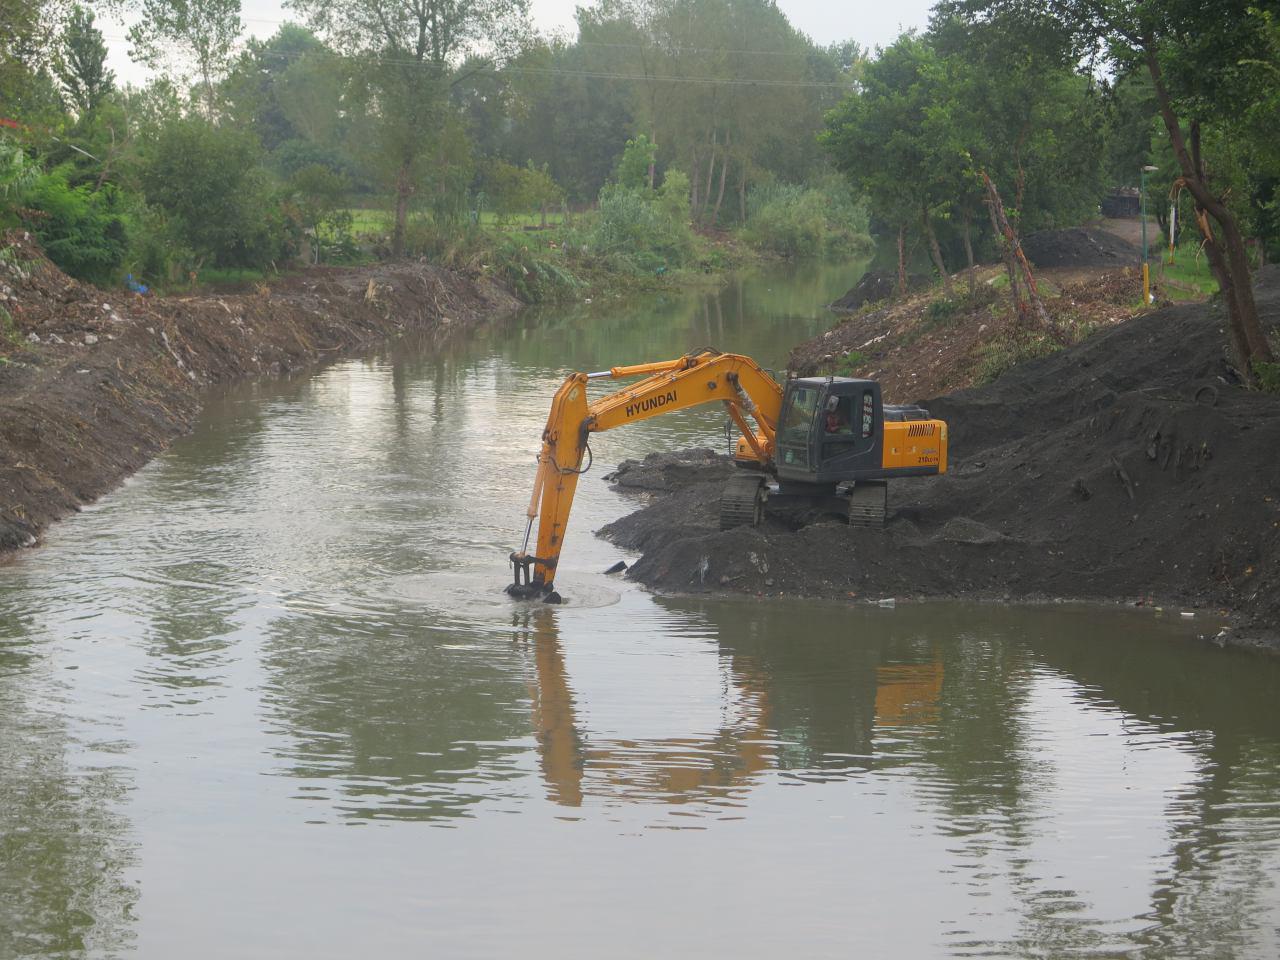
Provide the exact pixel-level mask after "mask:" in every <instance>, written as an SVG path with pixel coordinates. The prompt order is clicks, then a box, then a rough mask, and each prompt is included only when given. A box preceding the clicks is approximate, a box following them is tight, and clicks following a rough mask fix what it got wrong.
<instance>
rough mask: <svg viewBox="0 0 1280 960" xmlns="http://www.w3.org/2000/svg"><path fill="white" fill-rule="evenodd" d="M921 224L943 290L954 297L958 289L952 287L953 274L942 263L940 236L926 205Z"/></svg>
mask: <svg viewBox="0 0 1280 960" xmlns="http://www.w3.org/2000/svg"><path fill="white" fill-rule="evenodd" d="M920 223H921V225H922V226H923V227H924V235H925V236H926V237H927V238H928V240H929V253H930V255H931V256H932V257H933V265H934V266H935V267H937V268H938V274H939V275H940V276H941V277H942V289H943V291H944V292H945V293H946V295H947V296H948V297H954V296H955V295H956V288H955V287H954V286H952V283H951V274H950V273H948V272H947V265H946V264H945V263H943V261H942V248H941V247H940V246H938V235H937V234H936V233H934V232H933V223H932V221H930V219H929V208H928V207H926V206H924V205H921V207H920Z"/></svg>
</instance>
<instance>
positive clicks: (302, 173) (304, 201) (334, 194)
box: [289, 163, 351, 263]
mask: <svg viewBox="0 0 1280 960" xmlns="http://www.w3.org/2000/svg"><path fill="white" fill-rule="evenodd" d="M289 188H290V190H291V191H292V192H293V195H294V198H295V202H296V203H297V205H298V213H299V217H300V219H301V221H302V225H303V227H304V228H305V229H306V230H308V231H309V232H310V235H311V238H312V240H311V242H312V248H313V249H312V255H313V258H314V260H315V262H316V263H319V262H320V260H322V259H323V256H324V241H325V238H324V237H323V236H322V233H323V232H324V231H325V230H326V228H327V229H328V231H329V232H330V233H331V234H334V235H335V237H340V236H341V235H342V234H344V233H347V232H349V228H350V221H351V214H350V213H349V212H348V211H347V209H346V200H347V191H348V189H349V186H348V184H347V181H346V178H345V177H343V176H341V175H340V174H337V173H334V172H333V171H332V170H330V169H329V168H328V167H325V166H323V165H321V164H318V163H313V164H309V165H307V166H305V167H303V168H302V169H301V170H298V171H297V172H296V173H294V175H293V176H292V177H291V178H290V179H289Z"/></svg>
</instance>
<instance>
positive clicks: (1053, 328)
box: [982, 170, 1067, 343]
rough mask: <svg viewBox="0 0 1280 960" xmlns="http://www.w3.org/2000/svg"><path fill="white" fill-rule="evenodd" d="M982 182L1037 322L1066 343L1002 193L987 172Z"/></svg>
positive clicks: (1054, 336) (983, 174)
mask: <svg viewBox="0 0 1280 960" xmlns="http://www.w3.org/2000/svg"><path fill="white" fill-rule="evenodd" d="M982 180H983V183H985V184H986V187H987V197H988V202H989V203H990V205H991V214H992V216H993V217H994V219H995V222H996V224H997V229H998V230H999V231H1000V234H1001V236H1003V237H1004V238H1005V240H1006V241H1007V243H1008V245H1009V250H1010V251H1011V252H1012V256H1013V260H1014V262H1015V263H1016V264H1017V265H1018V266H1020V267H1021V268H1022V279H1023V280H1024V281H1025V282H1026V286H1027V296H1028V297H1029V298H1030V300H1031V306H1032V307H1033V308H1034V309H1035V312H1036V320H1037V321H1039V323H1040V326H1041V327H1042V328H1043V329H1044V330H1045V331H1046V332H1048V334H1049V335H1050V336H1052V337H1053V339H1055V340H1057V341H1058V342H1059V343H1066V342H1067V335H1066V331H1064V330H1063V329H1062V327H1060V326H1059V325H1058V324H1057V322H1055V321H1054V320H1053V318H1051V317H1050V316H1049V312H1048V311H1047V310H1045V308H1044V301H1043V300H1041V299H1040V291H1039V289H1038V288H1037V287H1036V278H1035V274H1033V273H1032V272H1031V264H1030V263H1029V262H1028V260H1027V255H1026V254H1025V253H1023V252H1022V241H1021V240H1019V239H1018V234H1017V232H1016V231H1015V230H1014V229H1013V226H1012V225H1011V224H1010V223H1009V218H1008V217H1007V216H1005V212H1004V204H1003V203H1001V202H1000V191H998V190H997V189H996V185H995V184H994V183H992V181H991V178H990V177H989V176H987V173H986V171H985V170H984V171H983V172H982ZM1024 315H1025V313H1024Z"/></svg>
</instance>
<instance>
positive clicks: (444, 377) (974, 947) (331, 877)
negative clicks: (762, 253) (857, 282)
mask: <svg viewBox="0 0 1280 960" xmlns="http://www.w3.org/2000/svg"><path fill="white" fill-rule="evenodd" d="M851 273H852V274H853V275H854V276H856V271H850V270H848V269H844V270H840V269H836V268H828V267H806V268H800V269H795V270H780V271H775V272H772V273H766V274H761V275H758V276H754V277H751V278H748V279H747V280H745V281H743V282H741V283H738V284H734V285H731V286H730V287H729V288H728V289H726V290H725V291H724V292H723V293H721V294H719V295H703V294H690V295H688V296H680V297H670V298H665V299H651V300H647V301H644V302H642V303H638V304H636V303H633V304H626V305H624V304H604V305H602V304H591V305H583V306H582V307H581V308H575V309H564V308H559V309H556V310H548V311H543V312H541V313H534V312H531V313H529V314H526V315H525V316H523V317H521V318H518V319H517V320H516V321H514V322H512V323H508V324H505V325H502V326H500V327H495V328H493V329H488V330H482V331H479V332H478V333H477V334H476V336H474V337H472V338H470V339H468V340H467V341H466V342H465V343H460V344H458V345H455V346H452V347H449V348H447V349H444V350H434V349H430V348H428V347H427V346H426V345H424V344H414V343H404V344H400V345H397V346H395V347H392V348H387V349H383V350H380V351H377V352H375V353H373V354H371V355H370V356H368V357H366V358H363V359H359V360H352V361H345V362H340V363H336V364H334V365H332V366H330V367H328V368H326V369H324V370H321V371H319V372H314V373H312V374H309V375H306V376H300V377H295V378H292V379H289V380H285V381H276V382H268V383H262V384H256V385H250V386H245V387H240V388H236V389H234V390H231V391H229V392H227V393H226V394H225V395H221V396H217V397H214V398H212V399H211V401H210V403H209V404H208V407H207V411H206V414H205V416H204V417H203V419H202V420H201V422H200V424H199V425H198V427H197V429H196V430H195V432H194V433H193V434H192V435H191V436H189V437H187V438H184V439H182V440H181V441H179V442H178V443H176V444H175V445H174V446H173V448H172V449H171V450H170V451H169V452H168V453H166V454H165V455H164V456H162V457H160V458H159V459H157V460H156V461H155V462H153V463H152V464H151V465H150V466H148V467H147V468H146V469H144V470H143V471H142V472H141V473H140V474H139V475H138V476H136V477H135V478H134V479H132V480H131V481H130V482H129V483H128V484H126V485H125V486H124V487H123V488H122V489H120V490H118V491H117V492H115V493H114V494H112V495H110V496H108V497H106V498H105V499H104V500H103V501H101V503H99V504H97V505H95V506H94V507H93V508H91V509H89V510H86V511H85V512H84V513H83V514H81V515H79V516H77V517H75V518H74V519H72V520H71V521H68V522H66V523H64V524H62V525H60V526H59V527H57V528H56V529H55V530H54V531H52V533H51V535H50V536H49V538H48V543H47V545H46V546H44V547H43V548H41V549H39V550H36V551H31V552H28V553H25V554H24V555H22V556H21V557H19V558H17V559H16V560H15V561H13V562H10V563H8V564H6V565H4V566H0V957H3V958H10V957H37V958H47V957H48V958H51V957H82V956H85V957H111V956H137V957H146V958H177V957H182V958H205V957H209V958H232V957H280V958H329V957H333V958H350V957H362V956H369V957H373V956H377V957H388V958H394V957H410V956H413V957H427V956H432V957H495V958H496V957H503V958H507V957H534V958H539V957H549V958H557V960H565V958H579V957H581V958H600V957H626V958H649V957H734V958H737V957H777V956H780V955H790V956H794V957H805V958H808V957H837V956H839V957H849V956H868V957H894V958H916V957H920V958H928V957H944V956H1010V957H1067V956H1077V955H1086V954H1087V955H1090V956H1126V957H1129V956H1143V957H1157V958H1166V957H1167V958H1175V957H1177V958H1185V957H1215V958H1217V957H1274V956H1276V955H1277V951H1278V949H1280V890H1278V889H1277V877H1280V710H1278V709H1277V691H1280V663H1276V662H1275V661H1272V660H1266V659H1260V658H1256V657H1252V656H1249V655H1246V654H1240V653H1233V652H1229V651H1222V650H1217V649H1214V648H1212V647H1211V646H1209V645H1208V644H1206V643H1204V642H1202V641H1200V640H1198V639H1197V636H1198V634H1200V633H1204V632H1206V631H1208V632H1210V633H1212V632H1215V630H1216V628H1214V627H1212V626H1210V625H1209V624H1208V623H1207V621H1206V620H1205V618H1204V617H1203V615H1201V616H1198V617H1197V618H1196V619H1195V620H1190V621H1188V620H1184V619H1182V618H1181V617H1179V616H1178V615H1177V614H1176V613H1173V615H1160V614H1157V613H1155V612H1153V611H1151V610H1120V609H1114V610H1112V609H1097V608H1085V607H1068V606H1059V607H1050V608H1003V607H996V606H967V605H958V604H909V603H903V602H899V603H898V605H897V606H896V607H894V608H891V609H889V608H881V607H873V606H868V605H853V604H848V605H845V604H835V603H812V602H800V601H787V600H742V599H739V600H706V599H672V598H664V597H655V596H652V595H650V594H648V593H646V592H644V591H643V590H640V589H638V588H636V587H634V586H632V585H629V584H628V583H626V582H625V581H619V580H618V579H617V578H613V577H606V576H604V575H603V574H602V571H603V570H604V568H605V567H607V566H608V565H609V564H611V563H612V562H614V561H615V560H617V559H619V558H620V556H621V555H620V554H619V552H618V551H617V549H616V548H614V547H612V546H610V545H609V544H607V543H604V542H602V541H600V540H598V539H596V538H594V537H593V536H592V535H591V531H592V530H594V529H596V528H598V527H599V526H601V525H602V524H603V523H605V522H607V521H608V520H610V519H613V518H615V517H617V516H620V515H621V514H622V513H623V512H625V511H627V510H629V509H631V508H632V505H633V503H634V501H632V500H628V499H627V498H626V497H624V496H622V495H620V494H618V493H615V492H612V491H611V490H610V489H609V487H608V485H607V484H605V483H604V482H602V480H601V479H600V477H601V476H603V474H605V473H607V472H608V468H609V466H610V465H612V464H616V463H617V462H618V461H619V460H621V459H622V458H625V457H629V456H637V455H642V454H644V453H646V452H649V451H653V450H657V449H671V448H673V447H677V446H689V445H694V444H704V445H715V446H719V445H722V444H723V443H724V436H723V432H722V421H723V415H722V414H721V412H720V411H718V410H710V411H704V412H701V413H693V412H691V413H685V414H680V415H673V416H669V417H664V418H659V419H658V420H655V421H652V422H650V423H647V424H643V425H639V426H637V427H635V428H634V429H633V430H631V431H630V432H619V433H615V434H608V435H603V436H601V437H599V438H598V439H597V441H596V443H595V454H596V463H595V469H594V471H593V474H589V475H588V476H587V477H585V478H584V480H583V483H582V484H581V485H580V487H579V490H580V493H579V497H578V502H577V505H576V509H575V514H574V519H573V524H572V527H571V531H570V535H569V539H568V545H567V548H566V553H565V558H564V561H563V565H562V566H563V572H562V573H561V575H560V577H559V578H558V584H559V586H560V587H561V589H562V590H563V592H564V593H565V594H566V595H567V596H568V597H569V598H570V600H571V603H570V604H568V605H567V606H565V607H562V608H557V609H550V608H542V609H534V608H529V607H520V606H517V605H514V604H512V603H511V602H509V601H508V600H507V599H506V598H505V597H504V596H503V595H502V594H501V593H500V590H501V587H502V586H503V584H504V582H505V580H506V577H507V570H506V562H505V557H506V553H507V551H508V550H510V549H511V547H512V546H513V545H515V543H516V542H517V539H518V535H519V532H520V529H521V521H522V513H523V509H524V504H525V501H526V500H527V497H528V493H529V488H530V484H531V482H532V479H533V453H534V452H535V450H536V447H537V440H538V434H539V432H540V430H541V425H542V423H543V421H544V419H545V416H546V411H547V405H548V402H549V399H550V396H551V393H552V391H553V390H554V388H555V386H556V384H557V383H558V382H559V381H560V379H561V378H562V377H563V375H564V373H565V372H566V371H567V370H570V369H599V368H602V367H607V366H609V365H612V364H616V363H626V362H636V361H643V360H650V359H656V358H661V357H665V356H673V355H676V354H678V353H680V352H683V351H684V350H687V349H689V348H692V347H697V346H701V345H703V344H714V345H716V346H720V347H722V348H733V349H736V350H740V351H742V352H747V353H750V354H752V355H754V356H756V357H758V358H760V359H761V361H762V362H764V363H766V364H769V365H774V366H780V365H781V363H782V362H783V360H784V358H785V356H786V351H787V348H788V347H789V346H790V345H791V344H792V343H794V342H796V341H798V340H800V339H801V338H803V337H804V336H807V335H810V334H812V333H813V332H815V331H816V330H819V329H821V328H822V326H823V325H824V324H825V323H828V322H829V319H828V318H827V317H826V316H825V315H824V313H823V311H822V310H821V309H820V308H819V307H818V306H816V305H817V304H820V303H822V302H824V301H825V300H828V299H830V298H832V297H833V296H835V295H837V294H839V293H840V292H842V291H843V289H844V288H846V287H847V286H848V285H849V281H850V275H851ZM904 399H907V398H904Z"/></svg>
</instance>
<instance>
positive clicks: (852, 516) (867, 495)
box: [849, 480, 889, 527]
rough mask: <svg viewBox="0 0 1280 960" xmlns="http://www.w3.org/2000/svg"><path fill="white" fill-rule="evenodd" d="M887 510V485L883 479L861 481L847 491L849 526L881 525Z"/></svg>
mask: <svg viewBox="0 0 1280 960" xmlns="http://www.w3.org/2000/svg"><path fill="white" fill-rule="evenodd" d="M888 512H889V486H888V484H886V483H884V482H883V481H874V480H872V481H865V480H864V481H862V482H861V483H856V484H854V486H853V489H852V490H850V491H849V526H851V527H882V526H884V519H885V515H886V514H887V513H888Z"/></svg>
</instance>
